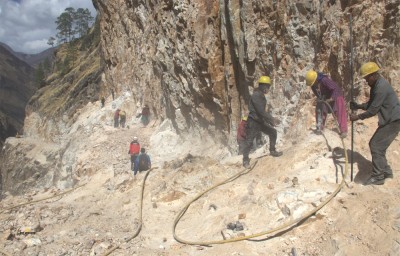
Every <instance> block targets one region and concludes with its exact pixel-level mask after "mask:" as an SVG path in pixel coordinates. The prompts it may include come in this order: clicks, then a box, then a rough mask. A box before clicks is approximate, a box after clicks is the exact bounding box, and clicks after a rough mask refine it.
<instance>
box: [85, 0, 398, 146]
mask: <svg viewBox="0 0 400 256" xmlns="http://www.w3.org/2000/svg"><path fill="white" fill-rule="evenodd" d="M93 2H94V4H95V6H96V8H97V9H98V11H99V13H100V18H101V23H100V26H101V44H102V51H103V55H104V60H105V63H106V65H107V68H106V71H105V75H106V81H107V83H108V86H110V87H112V88H114V89H115V90H116V91H117V93H123V92H124V91H132V92H133V100H134V101H135V102H138V103H140V104H143V103H148V104H150V105H151V108H152V110H153V112H154V113H155V115H156V116H157V118H159V119H161V120H165V119H170V120H171V121H172V123H173V126H174V127H175V129H176V130H177V131H178V132H180V133H190V132H191V131H193V130H200V131H202V132H200V134H203V135H204V136H207V135H209V136H211V137H214V138H215V139H216V140H217V141H218V142H219V143H223V144H225V145H231V146H235V145H236V143H235V131H236V126H237V123H238V122H239V119H240V117H241V115H242V114H245V113H246V108H247V106H246V103H247V100H248V99H249V95H250V94H251V92H252V89H253V88H254V86H255V85H256V81H257V79H258V77H259V76H260V75H264V74H266V75H269V76H271V77H272V79H273V86H274V88H273V90H272V92H271V93H270V94H269V95H268V100H269V103H270V105H271V106H272V112H273V114H274V115H276V116H279V117H280V119H281V124H280V125H279V127H278V129H279V133H280V137H282V136H293V137H294V138H298V136H300V135H301V134H302V133H304V131H305V129H306V120H307V116H306V113H308V111H307V108H309V103H308V102H309V101H305V100H308V99H309V98H310V97H309V95H310V92H309V90H308V88H306V86H305V83H304V76H305V73H306V71H307V70H308V69H311V68H315V69H318V70H320V71H324V72H327V73H329V74H330V75H331V76H332V77H333V79H335V80H336V81H337V82H338V83H339V84H340V85H342V86H343V88H344V90H345V96H346V98H347V99H349V97H350V92H349V89H350V84H351V79H350V74H351V72H350V52H351V51H350V43H349V41H350V40H349V39H350V38H349V35H350V31H349V17H350V14H351V15H352V18H353V46H354V76H355V77H356V81H358V79H359V78H358V76H357V70H358V68H359V67H360V65H361V64H362V63H363V62H365V61H369V60H372V61H376V62H378V63H379V64H380V65H381V66H382V67H383V69H384V70H383V74H384V75H385V76H386V77H387V78H388V79H389V80H390V81H391V82H392V83H393V84H394V85H395V86H396V88H397V90H398V88H399V81H400V80H399V74H400V73H399V64H398V60H399V57H400V56H399V54H400V53H399V52H400V51H399V48H398V47H396V46H398V44H399V40H400V37H399V36H400V35H399V30H398V27H399V23H400V14H399V2H398V1H396V0H391V1H335V0H333V1H300V2H299V1H294V0H285V1H256V0H253V1H241V0H231V1H227V0H220V1H195V2H193V1H187V0H183V1H170V0H164V1H158V0H157V1H156V0H149V1H139V0H119V1H105V0H93ZM361 91H362V90H358V91H357V94H356V95H358V94H359V93H361ZM293 124H296V125H295V127H293Z"/></svg>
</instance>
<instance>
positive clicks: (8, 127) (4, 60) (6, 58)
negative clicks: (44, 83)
mask: <svg viewBox="0 0 400 256" xmlns="http://www.w3.org/2000/svg"><path fill="white" fill-rule="evenodd" d="M10 49H11V48H10V47H7V46H6V45H4V44H0V146H1V145H2V144H3V142H4V140H5V139H6V138H7V137H10V136H15V135H16V133H17V132H19V133H21V132H22V128H23V123H24V119H25V106H26V104H27V103H28V101H29V99H30V98H31V97H32V95H33V94H34V93H35V91H36V89H37V88H36V87H35V85H34V82H33V77H34V73H35V69H34V67H33V66H34V63H38V62H37V61H39V60H40V61H41V60H43V59H42V57H43V56H45V54H34V55H35V56H29V54H21V53H19V54H18V53H17V55H19V57H18V56H16V53H15V52H14V51H12V50H11V51H10ZM46 54H48V52H47V53H46ZM23 57H25V59H26V60H27V61H29V62H30V64H28V63H27V62H26V61H23V60H22V59H21V58H23ZM45 58H46V57H45Z"/></svg>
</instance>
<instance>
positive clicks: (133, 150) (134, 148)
mask: <svg viewBox="0 0 400 256" xmlns="http://www.w3.org/2000/svg"><path fill="white" fill-rule="evenodd" d="M139 153H140V144H139V141H138V138H137V137H133V140H132V142H131V144H130V145H129V151H128V154H130V155H131V171H134V170H135V162H136V158H137V156H138V155H139Z"/></svg>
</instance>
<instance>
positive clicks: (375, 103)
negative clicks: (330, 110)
mask: <svg viewBox="0 0 400 256" xmlns="http://www.w3.org/2000/svg"><path fill="white" fill-rule="evenodd" d="M379 70H380V68H379V66H378V65H377V64H376V63H375V62H367V63H365V64H363V65H362V66H361V69H360V73H361V77H363V78H364V79H365V81H366V82H367V84H368V85H369V87H370V94H369V95H370V96H369V101H368V102H366V103H363V104H357V103H356V102H350V108H351V109H352V110H357V109H362V110H364V112H363V113H361V114H356V113H353V114H351V115H350V120H351V121H357V120H359V119H361V120H364V119H366V118H370V117H372V116H375V115H376V114H378V119H379V122H378V128H377V129H376V131H375V133H374V135H373V136H372V138H371V140H370V141H369V148H370V150H371V156H372V166H373V170H372V176H371V177H370V178H369V179H368V180H367V181H366V182H365V183H364V185H382V184H384V183H385V179H390V178H393V171H392V169H391V167H390V165H389V164H388V162H387V159H386V150H387V149H388V147H389V146H390V144H391V143H392V142H393V141H394V140H395V138H396V137H397V135H398V134H399V132H400V103H399V98H398V96H397V94H396V92H395V91H394V90H393V87H392V86H391V85H390V84H389V82H388V81H386V80H385V79H384V78H383V77H382V76H381V75H380V74H379V73H378V71H379Z"/></svg>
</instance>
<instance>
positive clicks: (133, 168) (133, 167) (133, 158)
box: [131, 155, 138, 172]
mask: <svg viewBox="0 0 400 256" xmlns="http://www.w3.org/2000/svg"><path fill="white" fill-rule="evenodd" d="M137 156H138V155H131V170H132V172H133V171H134V170H135V161H136V158H137Z"/></svg>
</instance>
